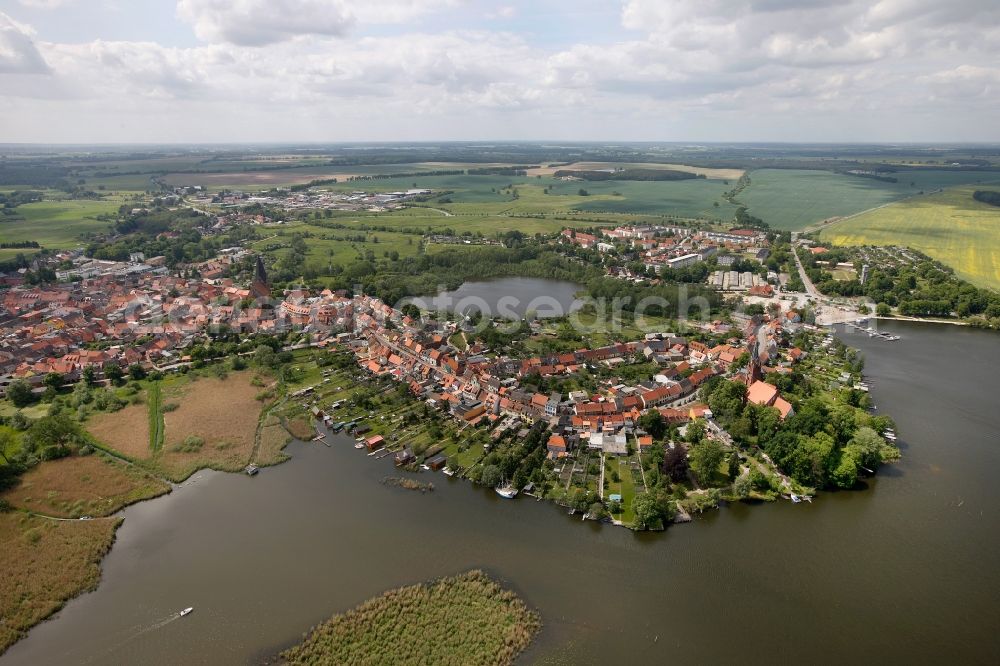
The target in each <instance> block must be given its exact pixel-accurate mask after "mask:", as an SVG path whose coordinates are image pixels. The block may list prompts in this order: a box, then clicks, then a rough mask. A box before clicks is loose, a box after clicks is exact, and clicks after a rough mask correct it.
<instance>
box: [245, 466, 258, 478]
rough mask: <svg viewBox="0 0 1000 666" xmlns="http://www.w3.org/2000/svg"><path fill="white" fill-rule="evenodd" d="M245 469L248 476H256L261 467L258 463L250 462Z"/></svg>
mask: <svg viewBox="0 0 1000 666" xmlns="http://www.w3.org/2000/svg"><path fill="white" fill-rule="evenodd" d="M243 471H244V472H246V473H247V476H254V475H255V474H257V472H259V471H260V468H259V467H257V465H254V464H253V463H250V464H249V465H247V466H246V467H245V468H244V469H243Z"/></svg>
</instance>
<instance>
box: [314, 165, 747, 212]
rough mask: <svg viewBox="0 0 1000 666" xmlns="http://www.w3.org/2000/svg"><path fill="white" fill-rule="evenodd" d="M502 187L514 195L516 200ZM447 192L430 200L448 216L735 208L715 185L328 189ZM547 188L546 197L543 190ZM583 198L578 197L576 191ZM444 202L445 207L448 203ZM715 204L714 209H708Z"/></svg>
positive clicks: (405, 182) (444, 183) (446, 179)
mask: <svg viewBox="0 0 1000 666" xmlns="http://www.w3.org/2000/svg"><path fill="white" fill-rule="evenodd" d="M508 186H513V188H514V189H515V190H517V197H516V198H515V197H514V195H513V194H512V193H511V192H510V189H509V187H508ZM414 187H415V188H421V189H430V190H435V191H447V192H448V194H447V195H443V196H441V197H438V198H437V199H436V200H432V203H433V205H438V204H437V203H434V201H439V202H440V201H444V203H442V204H440V207H442V208H445V209H447V210H448V211H450V212H454V213H458V214H461V213H470V214H473V213H478V214H483V213H488V214H543V215H544V214H549V215H556V214H558V215H573V214H577V213H592V214H599V215H600V216H604V215H606V214H608V213H611V214H617V215H622V216H627V215H632V216H634V215H656V216H676V217H683V218H707V219H718V220H731V219H732V217H733V215H734V214H735V212H736V207H735V206H733V205H732V204H730V203H728V202H727V201H725V200H724V199H723V198H722V193H723V192H724V191H725V190H726V189H728V188H727V186H726V185H725V184H724V183H723V182H722V181H719V180H711V179H703V178H699V179H695V180H680V181H599V182H593V181H591V182H586V181H565V180H558V179H555V178H552V177H550V176H541V177H538V176H467V175H456V176H408V177H406V178H388V179H384V180H374V181H355V182H350V183H337V184H336V185H332V186H330V188H329V189H331V190H335V191H346V192H350V191H353V190H366V191H375V192H391V191H395V190H405V189H408V188H414ZM546 189H548V194H546V193H545V190H546ZM581 189H583V190H586V191H587V193H588V195H586V196H581V195H580V193H579V192H580V190H581ZM449 200H450V202H449ZM715 203H718V204H719V205H718V206H715V205H714V204H715Z"/></svg>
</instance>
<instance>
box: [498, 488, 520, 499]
mask: <svg viewBox="0 0 1000 666" xmlns="http://www.w3.org/2000/svg"><path fill="white" fill-rule="evenodd" d="M495 490H496V493H497V495H499V496H500V497H503V498H504V499H514V498H515V497H517V488H514V487H513V486H511V485H506V486H498V487H497V488H496V489H495Z"/></svg>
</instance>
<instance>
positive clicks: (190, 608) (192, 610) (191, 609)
mask: <svg viewBox="0 0 1000 666" xmlns="http://www.w3.org/2000/svg"><path fill="white" fill-rule="evenodd" d="M193 612H194V607H193V606H191V607H188V608H185V609H184V610H182V611H181V614H180V617H184V616H185V615H190V614H191V613H193Z"/></svg>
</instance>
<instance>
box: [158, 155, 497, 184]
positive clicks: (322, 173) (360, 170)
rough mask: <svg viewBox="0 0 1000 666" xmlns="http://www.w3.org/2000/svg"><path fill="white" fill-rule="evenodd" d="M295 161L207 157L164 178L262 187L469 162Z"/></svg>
mask: <svg viewBox="0 0 1000 666" xmlns="http://www.w3.org/2000/svg"><path fill="white" fill-rule="evenodd" d="M292 163H294V164H301V166H294V167H285V168H275V169H268V168H267V167H268V166H276V167H279V166H281V162H274V161H250V160H248V161H242V160H220V161H205V162H202V163H199V164H198V165H197V166H191V167H190V168H192V169H197V170H198V171H199V172H198V173H168V174H166V175H165V176H164V177H163V178H162V179H161V180H162V182H164V183H166V184H167V185H170V186H171V187H177V186H181V185H201V186H203V187H205V188H206V189H207V190H208V191H218V190H225V189H230V190H259V189H265V188H271V187H289V186H291V185H297V184H301V183H308V182H309V181H311V180H321V179H322V180H326V179H330V178H336V179H337V180H338V181H341V183H343V182H344V181H346V180H347V179H348V178H351V177H354V176H372V175H378V174H385V173H409V172H412V171H438V170H444V169H462V168H466V166H470V165H464V164H461V165H459V164H437V163H432V162H422V163H407V164H373V165H350V166H339V165H338V166H331V165H329V164H326V160H320V161H316V160H311V161H304V160H302V159H301V158H299V159H297V160H295V161H294V162H292ZM476 166H484V165H476ZM262 167H263V168H262ZM379 182H382V181H379ZM359 185H360V183H357V184H355V188H356V187H357V186H359ZM352 189H354V188H352Z"/></svg>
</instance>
